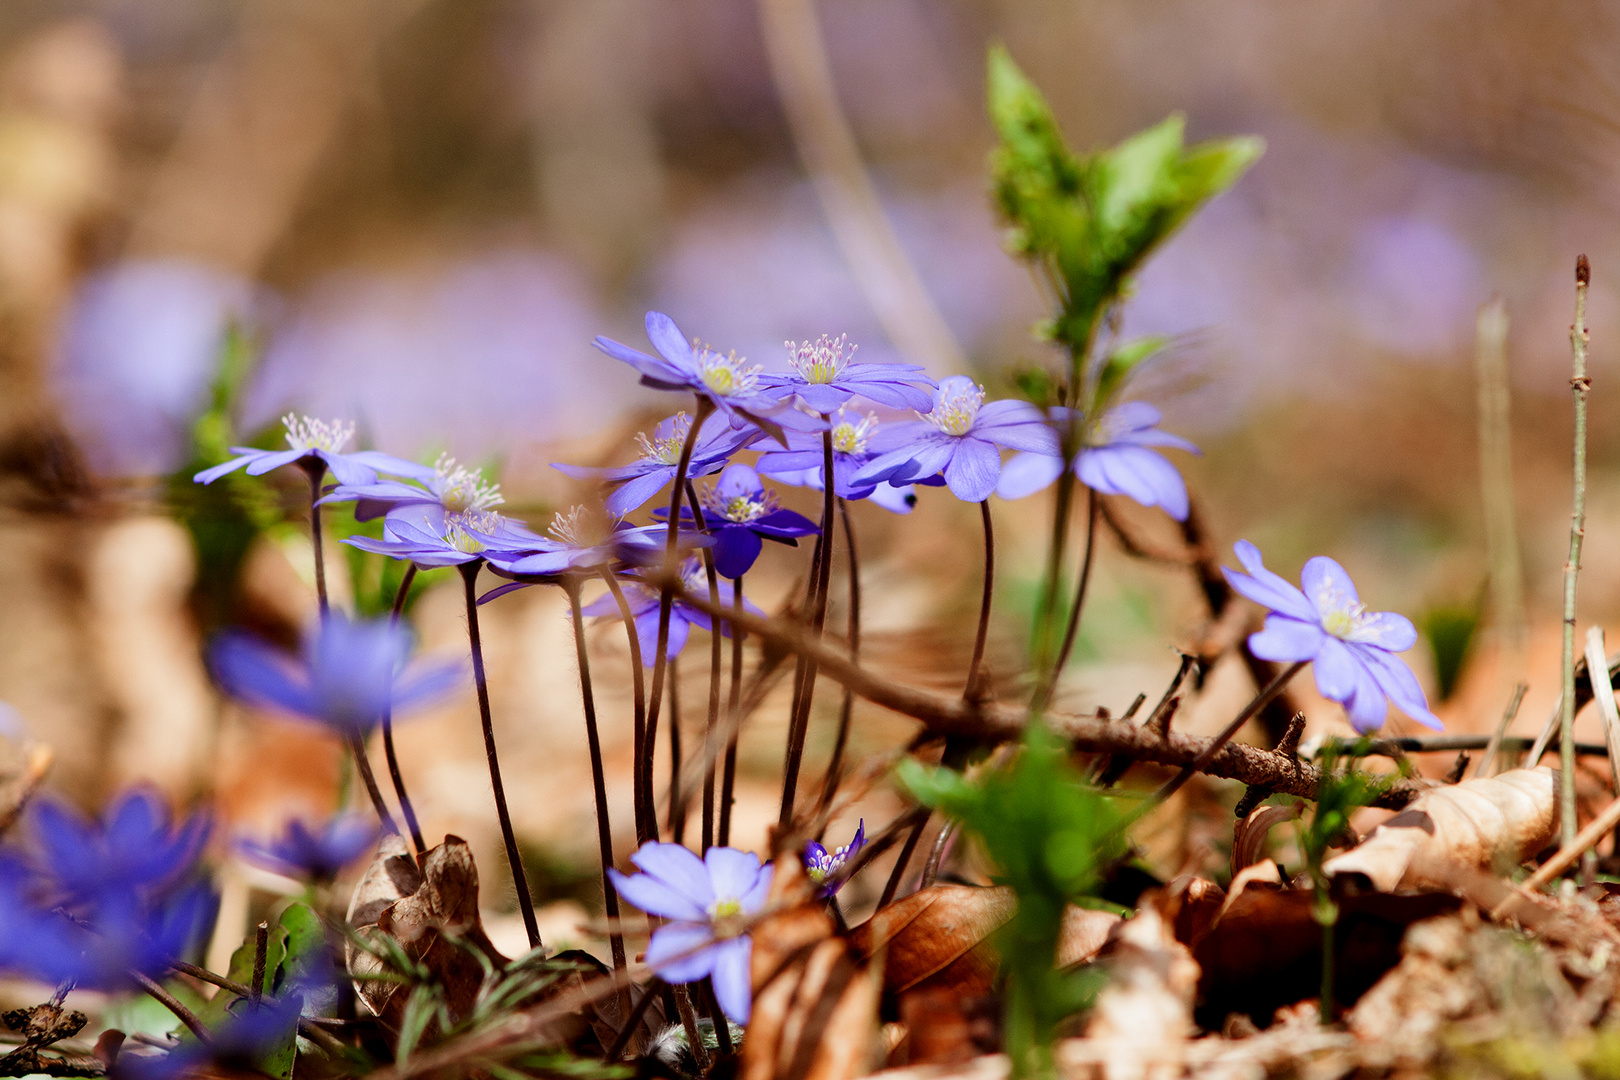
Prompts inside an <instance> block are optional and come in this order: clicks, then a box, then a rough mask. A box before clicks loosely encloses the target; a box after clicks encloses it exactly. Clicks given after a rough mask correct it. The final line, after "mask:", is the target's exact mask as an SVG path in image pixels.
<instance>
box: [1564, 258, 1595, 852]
mask: <svg viewBox="0 0 1620 1080" xmlns="http://www.w3.org/2000/svg"><path fill="white" fill-rule="evenodd" d="M1591 281H1592V268H1591V265H1590V264H1589V263H1588V262H1587V261H1586V256H1585V255H1582V256H1581V257H1580V258H1579V259H1578V260H1576V263H1575V322H1574V323H1573V324H1572V325H1571V326H1570V328H1569V345H1570V357H1571V373H1570V379H1569V386H1570V392H1571V394H1572V395H1573V396H1574V399H1575V451H1574V468H1573V472H1574V481H1575V482H1574V488H1575V498H1574V508H1573V509H1572V510H1571V512H1570V517H1569V559H1568V561H1566V562H1565V563H1564V642H1563V644H1564V652H1563V665H1564V666H1563V675H1564V679H1563V688H1564V700H1563V709H1562V711H1561V712H1560V714H1559V718H1558V734H1559V737H1560V742H1559V746H1558V761H1559V772H1560V776H1559V780H1560V791H1559V800H1558V811H1559V813H1558V831H1559V835H1560V837H1561V838H1562V839H1561V843H1562V846H1564V847H1566V848H1567V847H1572V846H1573V845H1574V843H1575V736H1574V729H1575V584H1576V579H1577V577H1578V576H1579V575H1580V572H1581V542H1582V541H1583V540H1584V539H1585V537H1586V396H1587V393H1588V391H1590V390H1591V387H1592V380H1591V379H1590V378H1589V377H1588V376H1587V374H1586V342H1587V333H1586V290H1587V288H1588V286H1589V285H1590V284H1591Z"/></svg>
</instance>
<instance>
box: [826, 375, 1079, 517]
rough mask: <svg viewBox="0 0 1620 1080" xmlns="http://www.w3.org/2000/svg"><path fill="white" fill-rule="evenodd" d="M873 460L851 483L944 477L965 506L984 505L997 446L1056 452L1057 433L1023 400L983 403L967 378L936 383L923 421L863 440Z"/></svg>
mask: <svg viewBox="0 0 1620 1080" xmlns="http://www.w3.org/2000/svg"><path fill="white" fill-rule="evenodd" d="M867 448H868V449H869V450H870V451H872V452H873V453H874V454H876V456H875V457H874V458H873V459H872V460H871V461H869V462H868V463H867V464H865V465H863V466H862V467H861V468H860V469H859V470H857V471H856V473H855V475H854V476H853V477H851V478H850V481H851V483H854V484H875V483H877V482H878V481H880V480H887V481H889V482H890V483H891V484H902V483H908V482H913V481H921V480H925V479H927V478H929V477H932V476H935V475H938V474H941V473H943V474H944V476H945V486H946V487H948V488H950V489H951V494H952V495H955V496H956V497H957V498H958V499H961V500H963V501H964V502H983V501H984V500H985V499H988V498H989V497H990V496H991V494H992V493H993V492H994V491H995V490H996V481H997V480H998V479H1000V477H1001V448H1006V449H1008V450H1026V451H1032V452H1034V453H1046V454H1055V453H1057V449H1058V440H1057V435H1056V433H1055V432H1053V430H1052V427H1051V425H1050V424H1049V423H1048V422H1047V419H1046V417H1045V416H1044V415H1043V414H1042V413H1041V411H1040V410H1039V409H1037V408H1036V407H1035V406H1033V405H1031V404H1029V402H1027V401H1012V400H1007V401H991V402H986V401H985V400H984V388H983V387H981V386H978V385H975V383H974V382H973V380H972V379H970V378H968V377H967V376H965V375H952V376H951V377H950V378H948V379H943V380H941V381H940V384H939V389H937V390H936V391H934V409H933V411H932V412H930V413H928V414H927V415H926V416H924V417H923V418H922V419H921V420H913V421H908V422H906V423H902V424H894V425H891V426H890V427H887V428H885V429H884V430H882V431H880V432H878V433H877V435H875V436H873V437H872V438H871V439H869V440H868V442H867Z"/></svg>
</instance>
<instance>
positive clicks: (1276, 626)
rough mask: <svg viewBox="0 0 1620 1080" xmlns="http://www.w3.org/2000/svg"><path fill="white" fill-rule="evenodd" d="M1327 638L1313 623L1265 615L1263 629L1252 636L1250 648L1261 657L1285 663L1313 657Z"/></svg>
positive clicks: (1250, 636)
mask: <svg viewBox="0 0 1620 1080" xmlns="http://www.w3.org/2000/svg"><path fill="white" fill-rule="evenodd" d="M1326 637H1327V635H1326V634H1324V633H1323V632H1322V628H1321V627H1320V626H1318V625H1316V624H1315V623H1313V622H1309V623H1308V622H1302V621H1300V620H1299V619H1291V618H1289V617H1288V616H1286V615H1277V614H1271V615H1267V616H1266V625H1265V628H1264V629H1262V630H1259V631H1256V632H1255V633H1253V634H1250V635H1249V651H1250V652H1252V653H1253V654H1254V655H1255V656H1258V657H1259V658H1260V659H1262V660H1277V661H1281V662H1283V663H1293V662H1295V661H1298V660H1314V659H1316V654H1317V653H1318V652H1320V651H1321V648H1322V643H1323V641H1324V639H1325V638H1326Z"/></svg>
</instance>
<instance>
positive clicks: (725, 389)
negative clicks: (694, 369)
mask: <svg viewBox="0 0 1620 1080" xmlns="http://www.w3.org/2000/svg"><path fill="white" fill-rule="evenodd" d="M693 348H694V351H695V352H696V353H697V363H698V376H699V377H700V378H701V379H702V380H703V385H704V386H706V387H707V388H708V389H709V391H710V392H711V393H714V394H718V395H719V396H721V397H752V396H753V395H754V394H755V393H757V392H758V390H759V372H760V365H759V364H755V365H754V366H753V367H744V366H743V365H744V364H746V363H748V361H747V360H745V359H744V358H743V357H740V356H738V355H737V354H736V353H735V352H730V353H727V354H726V355H725V356H721V355H720V354H719V353H717V352H715V351H714V350H713V349H711V348H709V347H708V346H706V345H701V344H698V343H696V342H694V343H693Z"/></svg>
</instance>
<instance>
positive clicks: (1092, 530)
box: [1031, 488, 1101, 713]
mask: <svg viewBox="0 0 1620 1080" xmlns="http://www.w3.org/2000/svg"><path fill="white" fill-rule="evenodd" d="M1100 509H1101V502H1100V501H1099V500H1098V498H1097V493H1096V492H1095V491H1093V490H1092V489H1091V488H1087V489H1086V549H1085V555H1084V556H1083V557H1082V558H1081V560H1080V584H1079V585H1077V586H1075V590H1074V606H1073V607H1071V608H1070V609H1069V623H1068V625H1067V626H1065V627H1064V628H1063V645H1062V646H1061V647H1060V648H1059V649H1058V654H1057V660H1056V661H1055V662H1054V663H1053V664H1052V671H1051V674H1050V675H1048V676H1047V679H1046V681H1045V682H1044V683H1043V684H1042V685H1041V689H1040V692H1039V693H1038V694H1037V695H1036V697H1035V700H1034V701H1033V702H1032V703H1031V708H1032V709H1033V711H1035V712H1037V713H1039V712H1044V711H1045V709H1046V707H1047V706H1048V705H1050V704H1051V703H1052V695H1053V694H1054V693H1056V692H1057V684H1058V680H1059V679H1060V678H1062V677H1063V669H1064V668H1065V667H1067V666H1068V663H1069V653H1071V652H1073V651H1074V639H1075V637H1076V636H1077V634H1078V633H1079V630H1080V611H1081V609H1082V608H1084V607H1085V606H1086V589H1087V588H1088V587H1089V586H1090V584H1091V564H1092V562H1093V560H1094V557H1095V554H1096V547H1097V515H1098V511H1099V510H1100Z"/></svg>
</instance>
